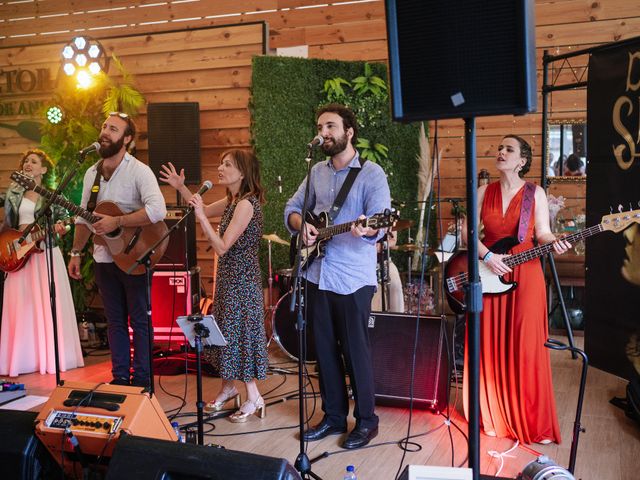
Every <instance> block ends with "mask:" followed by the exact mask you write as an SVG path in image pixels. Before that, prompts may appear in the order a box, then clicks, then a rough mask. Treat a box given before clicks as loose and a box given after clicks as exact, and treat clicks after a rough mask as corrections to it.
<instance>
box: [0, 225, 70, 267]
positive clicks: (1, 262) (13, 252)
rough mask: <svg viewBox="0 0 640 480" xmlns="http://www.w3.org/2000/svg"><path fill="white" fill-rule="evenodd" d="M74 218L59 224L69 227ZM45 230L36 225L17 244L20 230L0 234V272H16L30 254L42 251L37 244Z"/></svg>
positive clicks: (10, 230)
mask: <svg viewBox="0 0 640 480" xmlns="http://www.w3.org/2000/svg"><path fill="white" fill-rule="evenodd" d="M74 220H75V217H69V218H67V219H65V220H62V221H61V222H60V223H62V224H63V225H69V224H71V223H73V221H74ZM46 234H47V232H46V230H43V229H41V228H40V227H38V226H37V225H36V226H35V227H33V229H32V230H31V232H29V235H27V237H26V238H25V240H24V242H23V243H20V242H18V240H19V239H20V237H22V232H21V231H20V230H15V229H13V228H10V229H8V230H5V231H4V232H2V233H0V270H2V271H3V272H7V273H10V272H17V271H18V270H20V269H21V268H22V267H24V266H25V264H26V263H27V260H29V257H30V256H31V254H32V253H40V252H42V249H41V248H40V247H39V246H38V244H39V243H40V242H41V241H42V240H44V237H45V236H46Z"/></svg>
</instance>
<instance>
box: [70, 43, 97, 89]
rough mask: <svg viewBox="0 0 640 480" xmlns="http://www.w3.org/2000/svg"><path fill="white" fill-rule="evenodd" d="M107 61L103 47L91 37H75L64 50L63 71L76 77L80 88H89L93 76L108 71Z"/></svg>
mask: <svg viewBox="0 0 640 480" xmlns="http://www.w3.org/2000/svg"><path fill="white" fill-rule="evenodd" d="M107 61H108V59H107V57H106V55H105V53H104V48H102V45H100V43H99V42H98V41H97V40H94V39H92V38H90V37H75V38H73V39H72V40H71V41H70V42H69V43H68V44H67V45H65V46H64V48H63V49H62V63H63V66H62V69H63V71H64V73H66V74H67V75H68V76H72V75H75V76H76V80H77V81H78V87H80V88H87V87H89V86H90V85H91V84H92V83H93V80H92V77H93V76H95V75H98V74H99V73H100V72H103V71H106V70H107Z"/></svg>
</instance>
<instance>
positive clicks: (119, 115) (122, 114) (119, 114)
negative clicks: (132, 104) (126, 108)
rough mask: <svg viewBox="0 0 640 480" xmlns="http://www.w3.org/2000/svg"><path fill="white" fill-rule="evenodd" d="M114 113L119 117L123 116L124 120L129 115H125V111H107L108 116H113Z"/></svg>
mask: <svg viewBox="0 0 640 480" xmlns="http://www.w3.org/2000/svg"><path fill="white" fill-rule="evenodd" d="M116 115H117V116H118V117H120V118H124V119H125V120H127V119H128V118H129V115H127V114H126V113H123V112H110V113H109V116H110V117H115V116H116Z"/></svg>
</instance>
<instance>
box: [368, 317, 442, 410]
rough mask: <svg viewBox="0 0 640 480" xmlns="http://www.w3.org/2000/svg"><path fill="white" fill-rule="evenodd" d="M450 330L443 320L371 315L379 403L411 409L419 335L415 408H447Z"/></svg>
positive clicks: (414, 394) (377, 400)
mask: <svg viewBox="0 0 640 480" xmlns="http://www.w3.org/2000/svg"><path fill="white" fill-rule="evenodd" d="M416 324H417V326H418V328H417V330H416ZM446 329H447V324H446V321H445V320H443V319H442V318H441V317H435V316H434V317H424V316H421V317H419V318H417V317H416V315H407V314H398V313H388V312H371V316H370V317H369V339H370V341H371V356H372V360H373V375H374V382H375V393H376V403H378V404H381V405H392V406H402V407H406V406H408V405H409V402H410V397H411V383H412V382H411V365H412V364H413V352H414V348H413V346H414V344H415V343H416V331H417V335H418V339H417V350H416V362H415V374H414V378H413V405H414V406H415V407H419V408H428V409H431V410H434V411H437V412H441V411H443V410H444V409H445V408H446V406H447V392H448V390H449V383H450V378H449V362H448V361H447V344H446V339H447V338H448V335H447V330H446Z"/></svg>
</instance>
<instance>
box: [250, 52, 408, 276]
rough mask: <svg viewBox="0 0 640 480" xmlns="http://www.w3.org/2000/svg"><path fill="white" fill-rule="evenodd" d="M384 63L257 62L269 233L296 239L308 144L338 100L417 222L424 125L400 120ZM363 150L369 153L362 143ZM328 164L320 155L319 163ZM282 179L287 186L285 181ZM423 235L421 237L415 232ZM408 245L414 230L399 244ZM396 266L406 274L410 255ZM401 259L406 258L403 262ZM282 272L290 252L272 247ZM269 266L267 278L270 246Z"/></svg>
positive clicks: (259, 149) (255, 91)
mask: <svg viewBox="0 0 640 480" xmlns="http://www.w3.org/2000/svg"><path fill="white" fill-rule="evenodd" d="M386 79H387V68H386V66H385V65H384V64H377V63H372V64H367V63H365V62H343V61H335V60H319V59H300V58H288V57H272V56H261V57H255V58H254V60H253V78H252V87H251V105H250V107H251V117H252V125H251V132H252V141H253V143H254V148H255V151H256V154H257V156H258V159H259V161H260V165H261V175H262V182H263V185H264V186H265V188H266V197H267V204H266V205H265V207H264V217H265V228H264V231H265V233H274V232H275V233H277V234H278V235H279V236H280V237H282V238H284V239H287V240H288V239H289V233H288V231H287V230H286V229H285V226H284V215H283V212H284V207H285V203H286V201H287V200H288V199H289V198H290V197H291V196H292V195H293V194H294V193H295V191H296V189H297V188H298V186H299V185H300V183H301V182H302V180H303V179H304V177H305V175H306V173H307V163H306V162H305V157H306V153H307V148H306V145H307V143H308V142H309V141H311V139H312V138H313V137H314V136H315V135H316V126H315V125H316V119H315V112H316V110H317V108H318V106H320V105H323V104H325V103H329V102H330V101H335V102H341V103H345V104H348V105H349V106H351V107H352V109H353V110H354V111H355V113H356V116H357V117H358V121H359V132H358V137H359V138H360V139H366V141H367V145H366V148H367V149H368V150H369V151H370V152H372V154H371V155H370V156H369V157H368V159H369V160H370V161H376V162H377V163H379V164H380V165H381V166H382V167H383V169H384V170H385V172H386V173H387V175H388V179H389V186H390V189H391V196H392V198H393V199H394V200H395V201H398V202H406V203H407V207H405V209H404V210H403V211H402V212H401V213H402V217H403V218H412V219H414V220H417V216H418V214H417V209H416V208H415V203H412V202H415V199H416V195H417V182H418V180H417V169H418V163H417V160H416V158H417V156H418V153H419V146H418V134H419V128H418V125H417V124H399V123H396V122H393V121H392V119H391V115H390V109H389V97H388V93H387V88H386ZM358 150H360V151H361V153H362V151H363V150H364V148H363V146H362V144H361V146H359V147H358ZM321 160H324V157H323V155H322V153H321V152H320V151H319V150H318V151H316V152H315V153H314V158H313V161H314V162H315V161H321ZM278 178H280V181H278ZM412 236H415V231H412ZM406 241H407V231H403V232H401V233H400V238H399V243H405V242H406ZM398 257H399V258H397V259H396V263H397V264H398V265H399V267H400V268H401V269H402V268H403V266H404V265H405V260H404V256H402V255H399V256H398ZM400 257H401V258H400ZM272 262H273V268H274V270H278V269H283V268H288V267H289V266H290V265H289V251H288V248H287V247H285V246H281V245H279V244H273V245H272ZM261 266H262V272H263V277H265V278H266V275H267V272H268V269H267V248H266V242H265V243H264V245H263V248H262V249H261Z"/></svg>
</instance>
